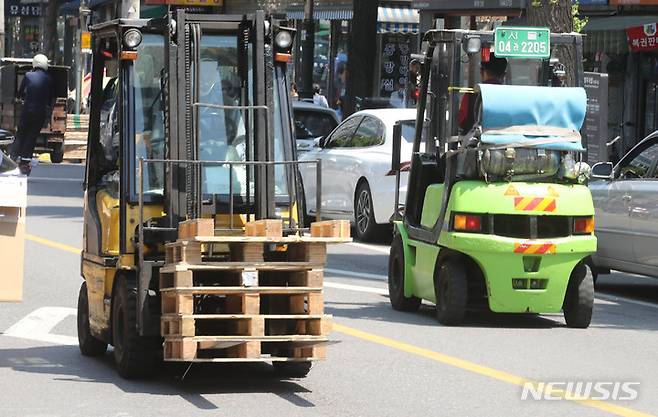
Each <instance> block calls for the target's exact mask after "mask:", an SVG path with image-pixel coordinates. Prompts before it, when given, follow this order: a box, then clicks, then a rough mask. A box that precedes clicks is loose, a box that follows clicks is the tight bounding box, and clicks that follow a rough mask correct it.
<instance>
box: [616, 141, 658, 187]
mask: <svg viewBox="0 0 658 417" xmlns="http://www.w3.org/2000/svg"><path fill="white" fill-rule="evenodd" d="M657 157H658V143H654V144H653V145H650V146H649V147H648V148H645V149H643V150H641V151H640V153H638V154H637V155H635V157H633V159H631V161H630V162H629V163H628V164H624V165H623V166H622V167H621V170H620V174H619V175H620V177H621V178H625V179H634V178H645V177H646V176H647V174H649V171H650V169H651V167H652V166H653V164H654V162H655V161H656V158H657Z"/></svg>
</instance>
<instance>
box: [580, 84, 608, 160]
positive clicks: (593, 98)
mask: <svg viewBox="0 0 658 417" xmlns="http://www.w3.org/2000/svg"><path fill="white" fill-rule="evenodd" d="M584 76H585V77H584V79H585V84H584V87H585V92H586V93H587V113H586V114H585V123H584V124H583V130H584V131H585V132H584V133H585V136H586V138H587V142H586V143H585V145H586V148H587V163H588V164H590V165H593V164H595V163H597V162H605V161H608V148H607V146H606V142H607V141H608V74H600V73H597V72H586V73H585V74H584Z"/></svg>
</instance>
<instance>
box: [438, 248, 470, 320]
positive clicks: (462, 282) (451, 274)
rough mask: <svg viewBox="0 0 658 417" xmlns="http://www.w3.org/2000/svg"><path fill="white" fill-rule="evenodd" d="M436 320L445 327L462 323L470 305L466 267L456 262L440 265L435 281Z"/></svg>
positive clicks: (449, 261)
mask: <svg viewBox="0 0 658 417" xmlns="http://www.w3.org/2000/svg"><path fill="white" fill-rule="evenodd" d="M434 293H435V295H436V318H437V320H438V321H439V323H441V324H442V325H444V326H456V325H458V324H460V323H461V322H462V320H463V319H464V315H465V314H466V306H467V304H468V281H467V279H466V271H465V269H464V267H463V266H462V265H461V264H459V263H458V262H456V261H455V260H450V259H449V260H446V261H444V262H442V263H441V264H440V265H439V269H438V273H437V274H436V276H435V280H434Z"/></svg>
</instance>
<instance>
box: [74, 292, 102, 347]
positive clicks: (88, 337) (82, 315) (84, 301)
mask: <svg viewBox="0 0 658 417" xmlns="http://www.w3.org/2000/svg"><path fill="white" fill-rule="evenodd" d="M78 346H79V347H80V353H82V354H83V355H84V356H103V355H104V354H105V352H106V351H107V343H105V342H103V341H102V340H99V339H97V338H95V337H94V336H93V335H92V334H91V329H90V327H89V296H88V294H87V283H86V282H84V281H83V282H82V285H81V286H80V294H79V295H78Z"/></svg>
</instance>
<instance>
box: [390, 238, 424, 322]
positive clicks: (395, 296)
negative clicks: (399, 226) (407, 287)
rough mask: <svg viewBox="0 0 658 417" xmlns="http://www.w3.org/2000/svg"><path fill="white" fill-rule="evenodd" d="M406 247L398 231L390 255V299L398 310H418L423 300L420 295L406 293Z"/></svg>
mask: <svg viewBox="0 0 658 417" xmlns="http://www.w3.org/2000/svg"><path fill="white" fill-rule="evenodd" d="M404 270H405V263H404V248H403V245H402V238H401V237H400V235H399V234H398V233H395V235H394V236H393V242H391V252H390V256H389V257H388V299H389V301H390V302H391V307H393V309H394V310H398V311H416V310H418V308H419V307H420V303H421V300H420V298H418V297H414V296H411V297H406V296H405V295H404V280H405V277H404Z"/></svg>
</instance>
